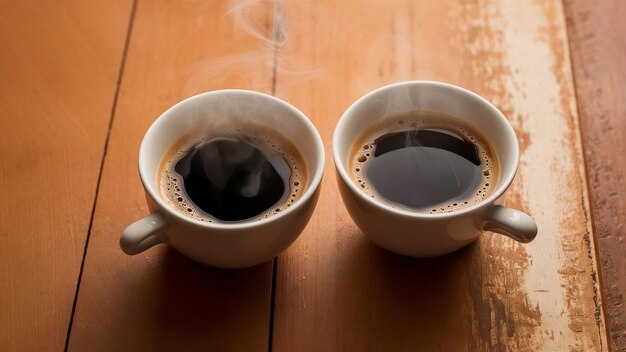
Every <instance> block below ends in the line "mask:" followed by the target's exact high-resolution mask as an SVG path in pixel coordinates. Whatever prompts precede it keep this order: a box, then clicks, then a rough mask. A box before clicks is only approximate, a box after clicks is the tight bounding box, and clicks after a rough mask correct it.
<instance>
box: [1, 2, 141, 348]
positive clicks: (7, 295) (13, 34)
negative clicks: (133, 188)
mask: <svg viewBox="0 0 626 352" xmlns="http://www.w3.org/2000/svg"><path fill="white" fill-rule="evenodd" d="M129 13H130V0H118V1H109V2H106V3H104V2H101V1H97V0H96V1H92V0H87V1H78V2H77V1H0V132H1V133H2V138H0V196H1V199H2V200H1V203H0V224H1V225H0V258H1V259H0V283H1V284H0V341H1V342H0V349H2V350H6V351H35V350H38V351H45V350H62V349H63V346H64V343H65V339H66V336H67V328H68V324H69V321H70V315H71V311H72V302H73V299H74V293H75V291H76V284H77V280H78V274H79V270H80V265H81V260H82V255H83V248H84V245H85V239H86V237H87V231H88V227H89V220H90V216H91V211H92V207H93V202H94V198H95V192H96V186H97V185H96V184H97V179H98V172H99V170H100V164H101V158H102V153H103V147H104V142H105V136H106V132H107V125H108V122H109V118H110V113H111V105H112V103H113V96H114V93H115V87H116V82H117V79H118V74H119V66H120V60H121V56H122V48H123V45H124V38H125V37H126V29H127V26H128V20H129Z"/></svg>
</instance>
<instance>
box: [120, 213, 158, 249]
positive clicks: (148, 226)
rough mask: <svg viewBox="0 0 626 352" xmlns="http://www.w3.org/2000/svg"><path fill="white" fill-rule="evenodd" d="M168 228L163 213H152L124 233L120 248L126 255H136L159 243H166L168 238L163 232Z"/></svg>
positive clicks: (130, 226)
mask: <svg viewBox="0 0 626 352" xmlns="http://www.w3.org/2000/svg"><path fill="white" fill-rule="evenodd" d="M166 226H167V222H165V219H164V218H163V215H161V213H158V212H156V213H152V214H150V215H148V216H146V217H145V218H143V219H141V220H138V221H135V222H134V223H132V224H130V225H128V227H127V228H126V229H125V230H124V231H122V236H121V237H120V247H122V250H123V251H124V253H126V254H128V255H135V254H139V253H141V252H143V251H145V250H146V249H148V248H150V247H152V246H154V245H157V244H159V243H166V242H167V236H166V235H165V234H164V233H163V232H161V230H162V229H164V228H165V227H166Z"/></svg>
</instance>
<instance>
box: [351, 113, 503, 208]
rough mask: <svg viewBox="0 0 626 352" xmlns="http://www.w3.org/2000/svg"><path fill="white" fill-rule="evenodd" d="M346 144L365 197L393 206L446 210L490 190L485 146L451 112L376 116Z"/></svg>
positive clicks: (491, 161) (492, 175)
mask: <svg viewBox="0 0 626 352" xmlns="http://www.w3.org/2000/svg"><path fill="white" fill-rule="evenodd" d="M381 121H382V122H380V123H379V124H377V125H375V126H373V127H372V128H371V129H369V130H368V131H366V132H365V133H364V134H363V135H362V136H361V137H360V138H359V139H358V142H357V143H356V144H355V146H354V147H353V149H352V153H351V155H350V160H349V162H350V164H351V170H352V172H351V174H352V178H353V179H354V180H355V181H356V183H357V185H358V186H359V187H360V188H361V189H362V190H363V191H365V192H366V193H367V194H368V195H369V196H371V197H373V198H377V199H381V200H383V201H385V202H387V203H389V204H390V205H392V206H394V207H399V208H403V209H407V210H414V211H418V212H423V213H430V214H433V213H446V212H451V211H454V210H457V209H462V208H466V207H468V206H471V205H473V204H476V203H479V202H480V201H481V200H482V199H484V198H485V197H486V196H488V195H489V194H491V193H493V191H494V190H495V187H496V184H497V181H498V166H497V164H496V159H495V157H494V154H493V152H492V151H491V148H490V147H489V146H488V144H487V143H486V142H485V141H484V140H483V139H482V138H481V137H480V136H479V135H478V134H477V133H475V132H474V131H472V130H471V129H470V128H468V127H467V126H465V125H464V124H461V123H459V122H458V120H455V119H454V118H452V117H449V116H445V115H441V114H436V113H432V112H425V111H413V112H407V113H402V114H398V115H394V116H388V117H385V118H383V119H381Z"/></svg>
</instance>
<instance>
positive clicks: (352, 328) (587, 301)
mask: <svg viewBox="0 0 626 352" xmlns="http://www.w3.org/2000/svg"><path fill="white" fill-rule="evenodd" d="M624 18H626V2H623V1H620V0H613V1H608V0H607V1H586V0H564V1H563V2H561V1H559V0H545V1H538V0H537V1H517V0H493V1H489V0H471V1H470V0H467V1H456V0H445V1H412V0H390V1H382V0H367V1H357V0H349V1H330V0H317V1H315V0H276V1H269V0H268V1H265V0H263V1H262V0H231V1H226V0H214V1H208V0H202V1H201V0H112V1H98V0H85V1H71V0H63V1H53V0H40V1H35V0H25V1H8V0H0V133H1V137H0V195H1V204H0V350H7V351H30V350H62V349H66V350H67V349H69V350H75V351H134V350H168V351H169V350H230V351H265V350H276V351H363V350H370V351H395V350H429V351H430V350H446V351H449V350H455V351H456V350H459V351H464V350H467V351H491V350H497V351H500V350H519V351H527V350H548V351H565V350H569V351H604V350H615V351H624V350H626V330H625V329H626V312H625V310H626V309H625V308H624V305H623V295H624V294H626V279H625V277H626V259H624V258H625V256H624V255H623V253H624V252H625V250H626V244H624V237H625V235H626V229H625V227H624V222H626V200H625V198H624V194H626V166H625V161H626V159H625V158H624V153H625V152H626V83H624V82H626V70H625V69H624V68H623V65H624V62H625V61H624V56H625V54H626V39H625V36H624V34H625V33H626V22H625V21H624V20H623V19H624ZM411 79H432V80H439V81H446V82H450V83H453V84H457V85H461V86H464V87H467V88H469V89H471V90H473V91H475V92H477V93H479V94H481V95H483V96H484V97H486V98H487V99H489V100H491V101H492V102H494V103H495V104H496V105H497V106H498V107H499V108H500V109H501V110H502V111H503V112H504V113H505V115H507V116H508V118H509V119H510V122H511V123H512V125H513V126H514V128H515V129H516V132H517V134H518V136H519V139H520V143H521V149H522V160H521V164H520V170H519V172H518V175H517V178H516V180H515V182H514V184H513V186H512V188H511V189H510V191H509V193H508V198H507V200H506V201H507V204H509V205H510V206H513V207H517V208H521V209H523V210H524V211H526V212H528V213H530V214H531V215H532V216H533V217H534V218H535V219H536V220H537V222H538V224H539V229H540V232H539V235H538V237H537V239H536V240H535V241H534V242H532V243H531V244H529V245H526V246H524V245H520V244H518V243H515V242H513V241H511V240H509V239H507V238H504V237H501V236H499V235H495V234H492V233H485V234H484V235H483V236H482V237H481V239H480V240H479V241H477V242H475V243H473V244H472V245H470V246H468V247H466V248H464V249H462V250H460V251H458V252H456V253H453V254H451V255H448V256H444V257H439V258H432V259H412V258H405V257H400V256H397V255H394V254H391V253H389V252H386V251H384V250H382V249H380V248H378V247H376V246H374V245H372V244H370V243H369V242H368V241H367V240H365V238H364V237H363V236H362V235H361V234H360V232H359V231H358V229H357V228H356V227H355V225H354V224H353V223H352V221H351V220H350V218H349V216H348V215H347V213H346V211H345V209H344V207H343V205H342V203H341V199H340V197H339V194H338V191H337V188H336V185H335V177H334V170H333V167H332V160H331V156H330V146H331V145H330V141H331V136H332V132H333V128H334V126H335V124H336V121H337V120H338V118H339V117H340V116H341V114H342V112H343V111H344V110H345V109H346V108H347V107H348V106H349V105H350V104H351V103H352V102H353V101H354V100H355V99H357V98H358V97H359V96H361V95H362V94H364V93H366V92H367V91H369V90H372V89H374V88H376V87H379V86H382V85H385V84H388V83H392V82H396V81H402V80H411ZM220 88H246V89H253V90H258V91H262V92H266V93H271V94H274V95H276V96H278V97H280V98H282V99H285V100H287V101H289V102H291V103H292V104H294V105H296V106H297V107H299V108H300V109H301V110H302V111H303V112H305V114H307V115H308V116H309V117H310V118H311V120H312V121H313V122H314V124H315V125H316V127H317V128H318V130H319V131H320V133H321V135H322V138H323V139H324V142H325V144H326V152H327V155H326V156H327V165H326V176H325V179H324V183H323V186H322V187H323V192H322V195H321V198H320V201H319V203H318V207H317V209H316V211H315V214H314V216H313V218H312V220H311V222H310V224H309V226H308V227H307V229H306V230H305V232H304V233H303V234H302V236H301V237H300V238H299V239H298V241H297V242H296V243H295V244H294V245H293V246H292V247H290V248H289V249H288V250H287V251H286V252H284V253H282V254H281V255H280V256H279V257H278V258H276V259H275V260H274V261H273V262H268V263H265V264H263V265H260V266H257V267H253V268H249V269H244V270H221V269H214V268H210V267H205V266H202V265H200V264H197V263H195V262H192V261H190V260H188V259H186V258H185V257H183V256H181V255H180V254H178V253H177V252H176V251H174V250H172V249H169V248H167V247H166V246H161V247H157V248H153V249H151V250H149V251H147V252H145V253H142V254H140V255H137V256H134V257H129V256H126V255H124V254H123V253H122V252H121V250H120V249H119V247H118V239H119V234H120V232H121V231H122V230H123V229H124V227H125V226H126V225H128V224H129V223H130V222H132V221H134V220H136V219H138V218H140V217H142V216H145V215H146V214H147V207H146V205H145V202H144V197H143V192H142V188H141V184H140V182H139V178H138V175H137V171H136V155H137V151H138V147H139V143H140V141H141V138H142V136H143V133H144V132H145V130H146V129H147V128H148V126H149V125H150V124H151V122H152V121H153V120H154V119H155V118H156V117H157V116H158V115H159V114H160V113H161V112H163V111H164V110H165V109H167V108H168V107H169V106H171V105H173V104H174V103H175V102H177V101H180V100H182V99H184V98H186V97H188V96H190V95H193V94H197V93H200V92H204V91H208V90H214V89H220Z"/></svg>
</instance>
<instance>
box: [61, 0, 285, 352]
mask: <svg viewBox="0 0 626 352" xmlns="http://www.w3.org/2000/svg"><path fill="white" fill-rule="evenodd" d="M248 5H249V6H245V7H240V6H237V4H236V3H231V2H227V1H219V2H204V1H196V2H194V1H187V2H172V1H169V0H159V1H139V2H138V5H137V11H136V16H135V19H134V24H133V31H132V33H131V37H130V43H129V49H128V54H127V58H126V63H125V70H124V77H123V79H122V84H121V88H120V95H119V99H118V106H117V109H116V113H115V117H114V121H113V126H112V130H111V134H110V140H109V149H108V153H107V157H106V160H105V164H104V170H103V176H102V182H101V186H100V192H99V197H98V200H97V205H96V210H95V215H94V224H93V231H92V234H91V238H90V242H89V246H88V250H87V256H86V258H85V266H84V271H83V278H82V282H81V287H80V290H79V295H78V299H77V304H76V313H75V316H74V324H73V326H72V331H71V332H70V338H69V349H70V350H77V351H82V350H89V351H94V350H100V351H111V350H206V349H211V350H231V351H265V350H267V349H268V344H269V339H268V338H269V320H270V297H271V292H270V290H271V275H272V263H271V262H268V263H265V264H262V265H259V266H256V267H253V268H249V269H243V270H221V269H215V268H210V267H207V266H203V265H201V264H198V263H195V262H193V261H191V260H189V259H187V258H185V257H183V256H182V255H180V254H178V253H177V252H176V251H175V250H173V249H171V248H168V247H167V246H158V247H155V248H152V249H150V250H148V251H147V252H145V253H142V254H140V255H137V256H134V257H129V256H126V255H125V254H123V253H122V252H121V250H120V248H119V245H118V241H119V236H120V233H121V231H122V230H123V229H124V228H125V227H126V226H127V225H128V224H130V223H131V222H133V221H135V220H137V219H139V218H141V217H143V216H145V215H147V213H148V210H147V206H146V204H145V200H144V195H143V189H142V187H141V183H140V181H139V176H138V174H137V152H138V150H139V144H140V142H141V138H142V136H143V134H144V133H145V131H146V130H147V128H148V127H149V126H150V124H151V123H152V122H153V121H154V119H156V118H157V117H158V116H159V115H160V114H161V113H162V112H163V111H164V110H165V109H167V108H169V107H170V106H172V105H173V104H175V103H176V102H178V101H180V100H182V99H184V98H187V97H189V96H191V95H194V94H198V93H202V92H205V91H209V90H215V89H221V88H247V89H253V90H257V91H261V92H265V93H270V92H271V87H272V66H273V62H274V54H275V53H274V50H273V45H272V14H273V6H272V3H271V2H253V3H249V4H248ZM242 20H245V22H240V21H242Z"/></svg>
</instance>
